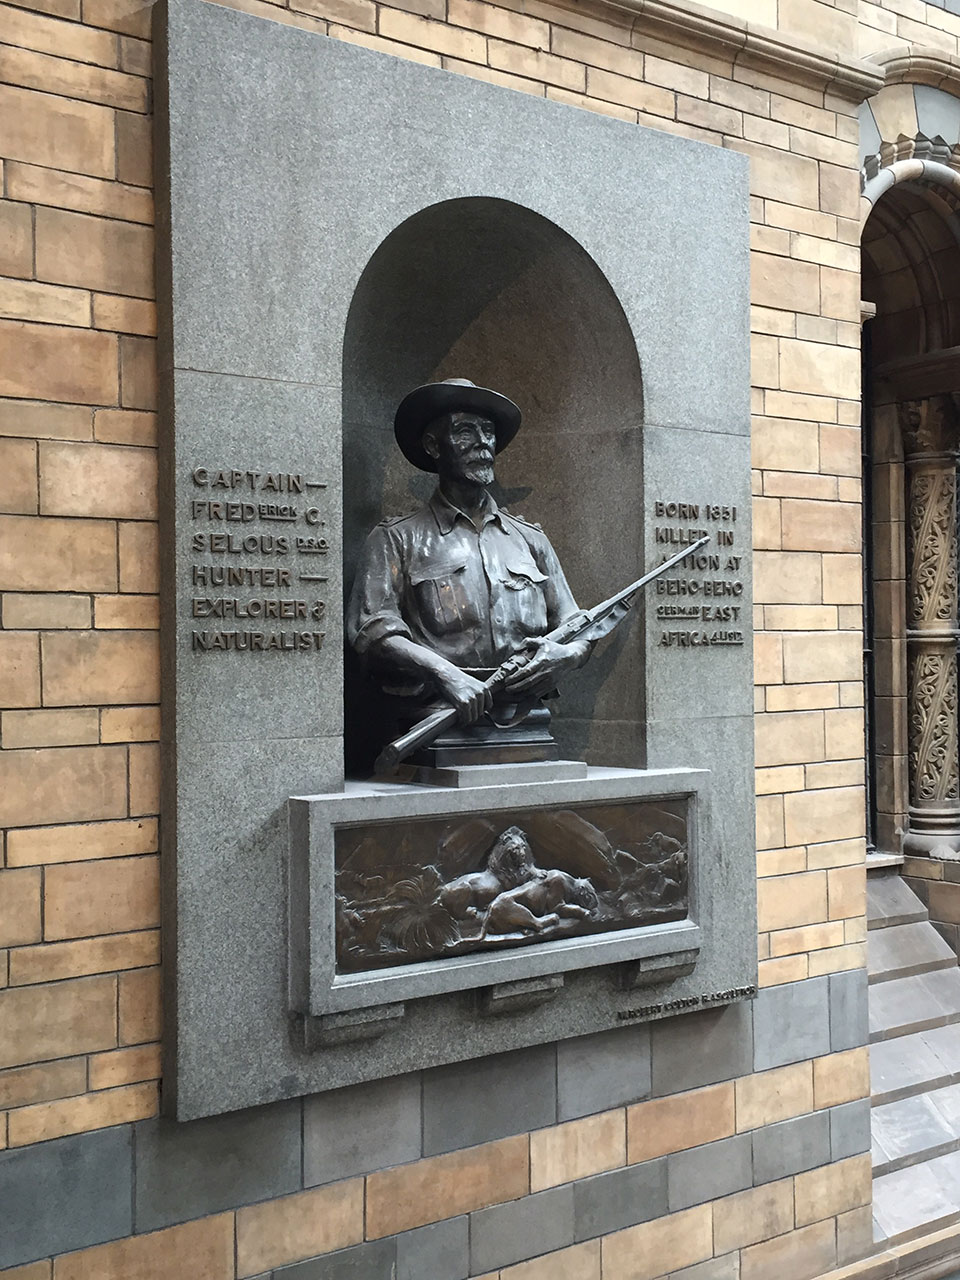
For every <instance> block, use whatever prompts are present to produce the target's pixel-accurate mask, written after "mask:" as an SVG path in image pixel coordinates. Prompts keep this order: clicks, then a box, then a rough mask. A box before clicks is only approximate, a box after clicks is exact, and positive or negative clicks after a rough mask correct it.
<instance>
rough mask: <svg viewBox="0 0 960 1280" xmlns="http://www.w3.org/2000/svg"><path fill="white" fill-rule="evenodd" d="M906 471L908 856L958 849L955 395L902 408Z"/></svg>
mask: <svg viewBox="0 0 960 1280" xmlns="http://www.w3.org/2000/svg"><path fill="white" fill-rule="evenodd" d="M900 417H901V428H902V431H903V439H904V452H905V463H906V468H907V556H908V574H909V578H908V586H907V670H908V740H909V761H910V810H909V824H910V825H909V830H908V832H907V834H906V836H905V837H904V842H903V847H904V852H905V853H908V854H928V853H930V852H931V851H933V850H935V849H937V848H938V847H943V846H949V847H950V848H952V849H956V848H957V847H960V773H958V761H957V639H958V634H960V633H958V630H957V474H956V461H957V421H956V410H955V407H954V404H953V398H952V397H951V396H930V397H928V398H926V399H923V400H910V401H906V402H904V403H903V404H901V406H900Z"/></svg>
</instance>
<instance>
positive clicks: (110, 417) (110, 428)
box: [93, 409, 157, 447]
mask: <svg viewBox="0 0 960 1280" xmlns="http://www.w3.org/2000/svg"><path fill="white" fill-rule="evenodd" d="M93 434H94V437H95V438H96V439H97V440H99V441H101V442H102V443H104V444H140V445H148V446H151V447H152V446H155V445H156V443H157V415H156V414H155V413H144V412H140V411H137V410H135V409H97V410H96V412H95V413H94V418H93Z"/></svg>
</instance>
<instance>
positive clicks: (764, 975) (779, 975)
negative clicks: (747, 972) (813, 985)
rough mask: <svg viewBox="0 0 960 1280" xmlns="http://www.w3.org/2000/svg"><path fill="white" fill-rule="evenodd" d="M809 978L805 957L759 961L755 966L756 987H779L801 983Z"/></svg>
mask: <svg viewBox="0 0 960 1280" xmlns="http://www.w3.org/2000/svg"><path fill="white" fill-rule="evenodd" d="M807 977H809V962H808V959H807V956H806V955H796V956H778V957H777V958H776V959H775V960H761V961H760V963H759V965H758V966H757V985H758V986H760V987H779V986H782V985H783V984H784V983H787V982H802V981H803V980H804V978H807Z"/></svg>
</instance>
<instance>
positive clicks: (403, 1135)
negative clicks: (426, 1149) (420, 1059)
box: [303, 1072, 421, 1187]
mask: <svg viewBox="0 0 960 1280" xmlns="http://www.w3.org/2000/svg"><path fill="white" fill-rule="evenodd" d="M420 1146H421V1118H420V1076H419V1074H418V1073H416V1072H414V1073H412V1074H410V1075H406V1076H393V1077H391V1078H390V1079H388V1080H377V1081H372V1082H371V1083H369V1084H358V1085H353V1086H352V1087H351V1088H348V1089H335V1090H333V1091H332V1092H330V1093H321V1094H318V1095H316V1096H314V1097H312V1098H306V1099H305V1100H304V1104H303V1180H304V1185H305V1186H308V1187H313V1186H316V1185H317V1184H318V1183H321V1182H336V1181H337V1180H338V1179H340V1178H351V1177H353V1176H354V1175H355V1174H358V1173H369V1172H371V1171H372V1170H373V1169H385V1168H388V1167H389V1166H390V1165H394V1164H404V1163H405V1162H406V1161H407V1160H416V1159H418V1158H419V1156H420V1154H421V1150H420Z"/></svg>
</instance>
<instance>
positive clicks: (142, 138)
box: [116, 111, 153, 187]
mask: <svg viewBox="0 0 960 1280" xmlns="http://www.w3.org/2000/svg"><path fill="white" fill-rule="evenodd" d="M116 114H117V177H118V178H119V179H120V181H121V182H124V183H129V185H130V186H133V187H152V186H153V134H152V131H151V128H150V124H151V122H150V120H149V118H148V117H146V116H141V115H137V114H135V113H134V112H132V111H118V112H117V113H116Z"/></svg>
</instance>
